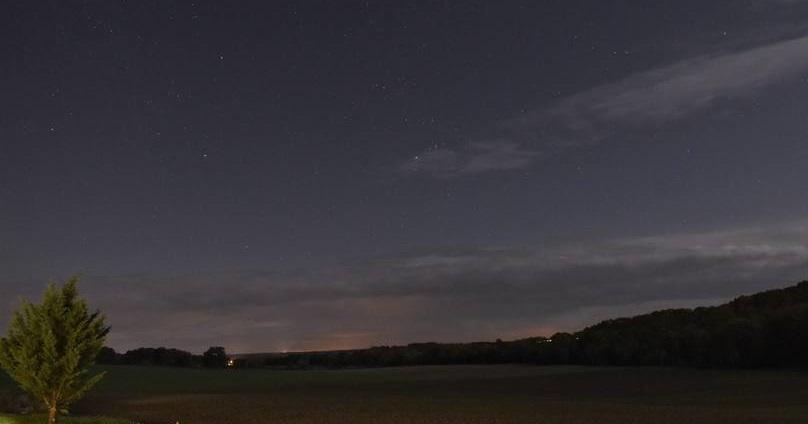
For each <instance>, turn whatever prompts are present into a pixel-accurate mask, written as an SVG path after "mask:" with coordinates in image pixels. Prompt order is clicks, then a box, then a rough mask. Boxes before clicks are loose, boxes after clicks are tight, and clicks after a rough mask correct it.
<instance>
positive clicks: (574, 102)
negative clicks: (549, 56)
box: [399, 36, 808, 177]
mask: <svg viewBox="0 0 808 424" xmlns="http://www.w3.org/2000/svg"><path fill="white" fill-rule="evenodd" d="M806 74H808V36H802V37H799V38H792V39H788V40H779V41H776V42H770V43H768V44H765V45H762V46H756V47H753V48H747V49H744V50H735V51H730V52H726V51H725V52H719V53H715V54H712V55H703V56H698V57H691V58H688V59H685V60H682V61H680V62H677V63H674V64H671V65H666V66H662V67H658V68H655V69H651V70H648V71H644V72H640V73H636V74H632V75H629V76H627V77H626V78H623V79H622V80H619V81H616V82H613V83H610V84H605V85H601V86H598V87H595V88H592V89H590V90H586V91H582V92H579V93H576V94H573V95H571V96H568V97H566V98H563V99H561V100H559V101H558V102H556V103H555V104H553V105H551V106H549V107H546V108H541V109H536V110H533V111H528V112H526V113H524V114H521V115H520V116H518V117H514V118H511V119H508V120H506V121H505V122H502V123H501V124H500V125H499V129H498V131H499V133H500V135H499V137H498V138H497V141H495V142H482V143H481V142H470V143H467V144H465V145H463V146H461V147H459V148H456V149H450V148H445V147H444V148H439V149H427V150H426V151H424V152H422V153H420V154H418V155H416V156H414V157H413V158H411V159H409V160H407V161H405V162H404V163H403V164H402V165H401V166H400V168H399V170H400V172H401V173H403V174H406V175H428V176H433V177H458V176H465V175H475V174H482V173H489V172H495V171H513V170H521V169H526V168H529V167H531V166H532V165H534V164H535V163H536V162H537V161H538V160H539V159H541V158H542V157H546V156H547V155H551V154H553V153H557V152H559V151H562V150H565V149H569V148H573V147H580V146H586V145H592V144H597V143H600V142H603V141H605V140H606V139H608V138H609V137H610V136H612V135H613V134H615V133H617V132H619V131H620V130H625V129H631V130H638V129H639V130H643V129H648V128H652V127H654V126H657V125H660V124H665V123H669V122H674V121H677V120H681V119H685V118H687V117H689V116H692V115H694V114H695V113H697V112H700V111H703V110H706V109H708V108H711V107H713V106H715V105H716V104H717V103H718V102H720V101H721V100H726V99H734V98H744V97H749V96H751V95H754V94H756V93H758V92H759V91H761V90H763V89H765V88H767V87H770V86H772V85H776V84H781V83H787V82H793V81H795V80H797V79H798V78H800V77H802V76H805V75H806Z"/></svg>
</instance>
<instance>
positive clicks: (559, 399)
mask: <svg viewBox="0 0 808 424" xmlns="http://www.w3.org/2000/svg"><path fill="white" fill-rule="evenodd" d="M105 369H106V370H107V371H108V372H109V374H108V376H107V379H106V380H105V381H104V382H103V383H102V384H101V385H100V386H99V387H98V389H97V390H96V391H95V392H94V393H93V394H92V395H91V397H89V398H88V399H86V400H84V401H82V402H81V403H80V404H78V405H76V407H75V408H74V409H75V411H76V412H79V413H81V414H91V415H106V416H117V417H124V418H129V419H132V420H137V421H140V422H144V423H163V424H165V423H174V422H176V421H177V420H179V421H180V422H181V423H191V424H194V423H198V424H213V423H239V424H250V423H279V424H293V423H295V424H296V423H311V424H314V423H323V424H328V423H393V424H398V423H442V424H451V423H499V424H505V423H514V424H516V423H520V424H521V423H531V422H535V423H570V424H584V423H587V424H588V423H604V424H611V423H615V424H617V423H620V424H624V423H654V424H667V423H671V424H673V423H677V424H680V423H705V424H706V423H740V424H743V423H772V424H774V423H778V424H779V423H784V424H787V423H805V422H808V373H802V372H792V371H705V370H688V369H660V368H586V367H532V366H507V365H504V366H434V367H413V368H387V369H365V370H339V371H325V370H323V371H272V370H227V371H225V370H222V371H210V370H192V369H177V368H158V367H124V366H121V367H106V368H105ZM5 384H8V383H5Z"/></svg>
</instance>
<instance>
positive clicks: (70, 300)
mask: <svg viewBox="0 0 808 424" xmlns="http://www.w3.org/2000/svg"><path fill="white" fill-rule="evenodd" d="M77 283H78V278H77V277H72V278H70V279H69V280H68V281H67V282H66V283H65V284H64V285H63V286H61V287H58V286H56V285H54V284H50V285H49V286H48V288H47V290H46V291H45V294H44V296H43V298H42V302H41V303H40V304H33V303H31V302H28V301H26V300H23V301H22V305H21V307H20V309H19V310H17V311H16V312H15V313H14V316H13V317H12V320H11V323H10V325H9V328H8V333H7V335H6V337H3V338H2V339H0V365H1V366H2V367H3V369H4V370H5V371H6V372H7V373H8V374H9V376H11V378H13V379H14V380H15V381H16V382H17V384H19V386H20V387H21V388H22V389H23V390H25V391H26V392H29V393H30V394H31V395H33V396H34V397H35V398H36V399H39V400H41V401H42V402H43V403H44V404H45V406H46V407H47V408H48V412H49V422H50V423H55V422H56V417H57V414H58V412H60V411H62V410H64V409H65V408H67V407H68V406H69V405H70V404H71V403H73V402H75V401H76V400H78V399H80V398H81V397H82V396H83V395H84V394H85V393H86V392H87V391H88V390H89V389H90V388H92V387H93V386H94V385H95V384H96V383H98V381H100V380H101V378H102V377H103V373H97V374H92V373H91V372H90V367H91V366H92V365H93V363H94V360H95V358H96V355H97V354H98V353H99V351H100V350H101V348H102V347H103V346H104V339H105V338H106V335H107V333H108V332H109V327H107V326H106V325H105V323H104V316H103V315H101V314H100V313H99V312H97V311H96V312H90V311H89V310H88V307H87V303H86V302H85V301H84V300H83V299H82V298H80V297H79V296H78V291H77V289H76V284H77Z"/></svg>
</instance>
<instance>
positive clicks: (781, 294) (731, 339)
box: [99, 281, 808, 369]
mask: <svg viewBox="0 0 808 424" xmlns="http://www.w3.org/2000/svg"><path fill="white" fill-rule="evenodd" d="M218 349H221V348H218ZM223 352H224V351H223V349H222V351H221V352H219V351H218V350H217V352H216V353H221V354H223ZM208 353H210V351H209V352H208ZM206 355H207V353H206ZM99 361H100V362H101V363H106V364H149V365H170V366H215V367H224V366H225V365H227V361H226V360H225V359H222V358H221V356H220V355H219V356H217V360H216V362H213V361H211V360H208V361H207V362H206V361H205V355H203V356H198V355H191V354H190V353H188V352H183V351H179V350H176V349H165V348H159V349H136V350H134V351H129V352H126V353H124V354H119V353H115V351H113V350H112V349H105V352H104V355H103V356H102V357H101V358H99ZM502 363H524V364H537V365H554V364H578V365H656V366H692V367H710V368H753V367H789V368H800V367H806V366H808V281H804V282H802V283H800V284H797V285H796V286H792V287H788V288H784V289H778V290H770V291H765V292H761V293H758V294H755V295H751V296H741V297H739V298H737V299H735V300H733V301H731V302H729V303H726V304H724V305H720V306H714V307H701V308H696V309H669V310H662V311H657V312H653V313H650V314H645V315H639V316H636V317H633V318H618V319H612V320H607V321H603V322H601V323H599V324H596V325H593V326H591V327H588V328H585V329H584V330H581V331H579V332H576V333H557V334H554V335H553V336H551V337H531V338H527V339H520V340H513V341H501V340H497V341H496V342H475V343H414V344H409V345H406V346H377V347H372V348H368V349H357V350H343V351H325V352H298V353H285V354H280V353H276V354H255V355H237V356H236V357H235V358H233V362H231V363H230V365H231V366H236V367H268V368H283V369H306V368H348V367H389V366H408V365H440V364H502Z"/></svg>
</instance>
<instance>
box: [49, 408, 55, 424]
mask: <svg viewBox="0 0 808 424" xmlns="http://www.w3.org/2000/svg"><path fill="white" fill-rule="evenodd" d="M48 424H56V406H51V407H50V408H48Z"/></svg>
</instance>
